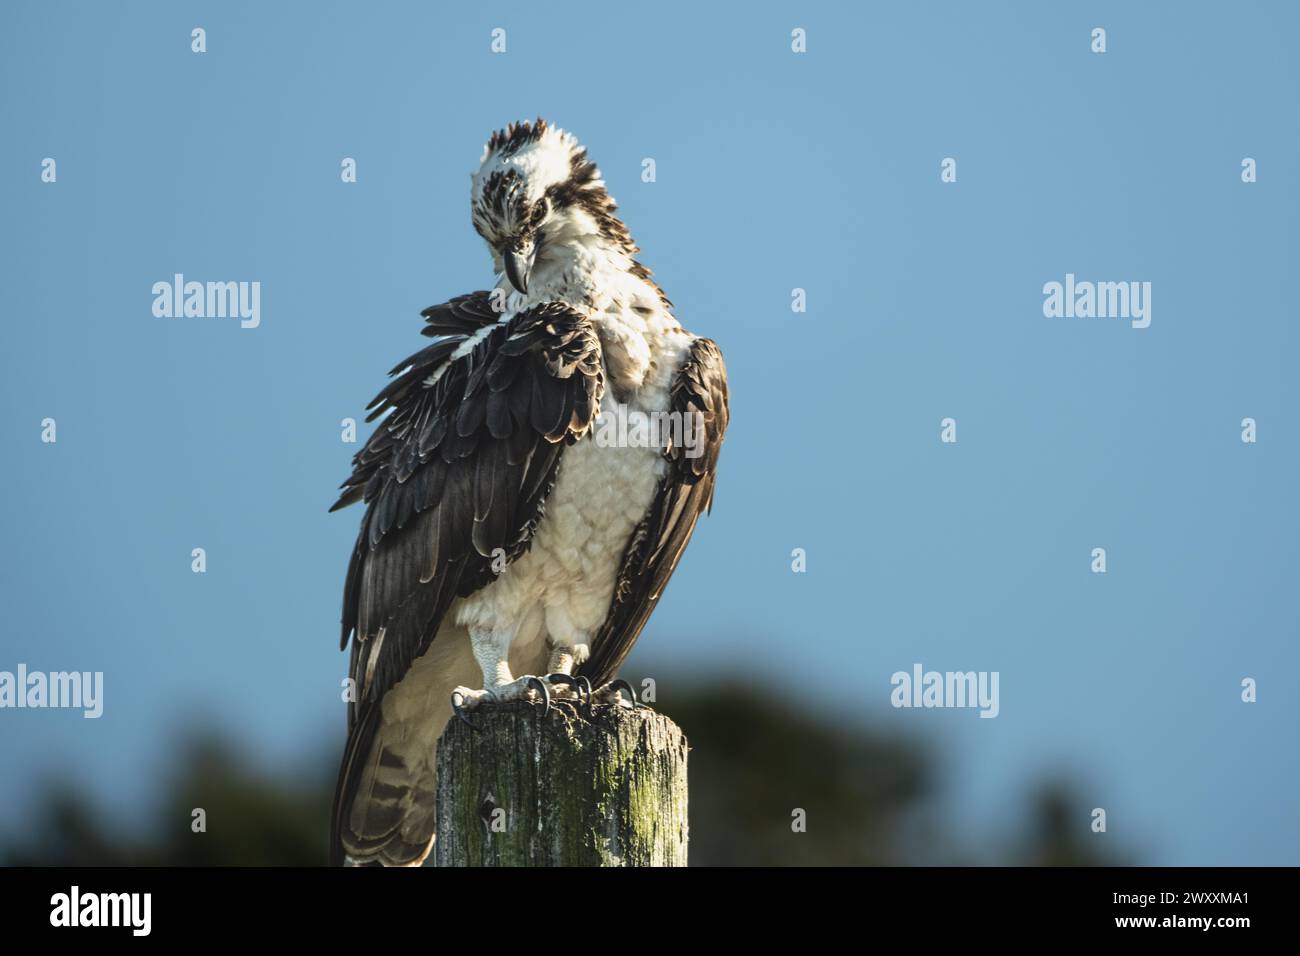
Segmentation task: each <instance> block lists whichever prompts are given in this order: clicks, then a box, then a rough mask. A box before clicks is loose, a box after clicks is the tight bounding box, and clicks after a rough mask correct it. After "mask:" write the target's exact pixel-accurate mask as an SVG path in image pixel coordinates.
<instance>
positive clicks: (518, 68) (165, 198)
mask: <svg viewBox="0 0 1300 956" xmlns="http://www.w3.org/2000/svg"><path fill="white" fill-rule="evenodd" d="M0 16H3V29H0V81H2V82H0V89H2V90H3V94H2V95H0V127H2V128H3V129H5V130H6V131H7V133H6V136H5V137H4V142H3V149H0V230H2V231H0V237H2V238H0V242H2V243H3V245H2V251H3V258H4V261H5V263H6V266H7V271H6V281H5V282H4V283H3V286H2V287H0V296H3V303H4V312H5V316H6V321H5V323H4V326H5V332H4V348H3V349H2V350H0V363H3V366H2V369H0V371H2V372H3V374H0V400H2V402H3V408H4V413H3V414H2V415H0V443H2V446H3V447H4V449H5V463H6V467H5V468H4V470H3V477H2V478H0V482H3V488H4V491H5V493H6V499H7V501H8V507H7V508H5V509H4V510H3V511H0V535H2V536H3V540H4V541H5V543H6V545H7V547H5V548H4V549H3V553H2V556H0V570H2V572H3V581H4V584H3V588H4V596H5V605H6V610H7V612H8V613H7V622H6V627H5V628H4V629H3V637H0V669H13V668H14V667H15V666H16V665H17V663H19V662H24V663H26V664H27V665H28V666H29V667H31V668H33V669H45V670H62V669H78V670H102V671H104V673H105V714H104V716H103V717H102V718H101V719H100V720H97V721H90V720H83V719H81V717H80V716H79V715H78V714H75V713H68V712H48V711H47V712H39V711H22V712H16V711H0V729H2V730H3V732H2V733H0V760H3V766H4V767H6V768H7V771H8V772H6V773H3V774H0V828H7V827H9V826H15V825H19V824H20V821H21V819H22V810H21V808H22V806H23V802H24V800H25V799H26V797H27V796H28V794H29V793H30V790H31V783H32V781H33V779H34V778H36V777H38V776H39V775H41V774H43V773H46V772H49V771H52V770H59V771H63V772H66V773H70V774H72V775H73V776H74V778H75V779H77V780H79V781H83V782H84V783H85V785H86V787H87V788H88V790H89V791H90V792H92V793H94V794H96V795H97V796H99V797H100V798H101V799H103V800H105V801H110V802H114V803H124V802H125V801H126V800H127V798H130V797H133V796H139V795H140V794H143V793H147V792H148V790H149V786H150V781H151V780H153V779H155V778H156V774H157V773H158V772H159V769H160V767H161V766H162V761H163V759H164V757H165V755H166V754H167V753H168V752H169V744H170V742H171V739H172V738H171V734H172V733H173V732H174V731H175V729H176V727H177V726H178V725H181V724H184V723H186V722H187V721H199V720H209V719H213V720H217V721H219V722H220V723H221V724H223V725H224V726H228V727H229V728H231V730H232V732H234V733H237V734H238V735H240V737H241V738H244V739H247V740H248V741H250V742H251V743H254V744H255V745H256V747H257V749H258V750H259V752H261V753H262V754H263V755H264V756H265V758H266V759H268V760H274V761H283V762H291V761H294V760H297V759H300V758H302V757H304V755H314V754H316V753H318V752H319V751H320V750H322V749H323V748H325V747H327V746H329V745H330V744H331V743H332V742H333V741H334V739H335V736H336V735H338V734H340V733H341V721H342V709H341V705H340V704H339V703H338V682H339V680H340V678H341V677H342V676H343V673H344V669H345V659H344V656H343V655H341V654H339V653H337V652H336V650H335V649H336V647H337V621H338V614H339V593H340V588H341V581H342V574H343V571H344V568H345V564H346V558H347V555H348V550H349V548H350V546H351V542H352V538H353V536H354V534H355V529H356V522H357V520H358V519H359V512H357V511H355V510H354V511H349V512H344V513H342V514H337V515H327V514H326V513H325V509H326V508H327V507H328V505H329V504H330V502H331V501H332V494H333V491H334V489H335V487H336V486H337V484H338V483H339V482H340V481H341V480H342V479H343V478H344V477H345V476H346V474H347V471H348V460H349V458H350V456H351V454H352V452H353V451H355V446H350V445H346V444H343V443H342V442H341V441H340V437H339V422H340V420H341V419H342V418H344V417H346V416H356V417H360V413H361V411H362V409H363V407H364V405H365V403H366V402H367V401H368V400H369V398H370V397H371V396H372V395H373V394H374V393H375V391H377V390H378V388H379V387H380V386H381V385H382V383H383V380H384V379H383V375H384V373H385V372H386V371H387V369H388V368H389V367H390V366H392V365H393V363H394V362H396V361H397V360H398V359H399V358H401V357H402V356H405V355H407V354H409V353H411V352H412V351H414V350H415V349H416V348H417V347H419V346H420V344H421V343H422V342H423V341H424V340H422V339H421V338H420V337H419V334H418V332H419V326H420V320H419V316H418V313H419V310H420V309H421V308H423V307H425V306H427V305H430V304H432V303H435V302H439V301H443V300H445V299H447V298H449V297H450V296H452V295H455V294H458V293H462V292H467V291H471V290H474V289H478V288H483V287H485V286H486V285H487V284H489V283H490V282H491V275H490V260H489V258H488V256H487V253H486V250H485V249H484V247H483V246H482V244H481V242H480V240H478V238H477V237H476V236H475V234H474V233H473V231H472V229H471V227H470V223H469V214H468V212H469V204H468V194H469V193H468V190H469V176H468V174H469V173H470V171H471V170H472V168H473V167H474V164H475V162H476V161H477V159H478V157H479V155H480V152H481V149H482V144H483V142H484V141H485V139H486V137H487V135H488V134H489V133H490V132H491V130H492V129H494V128H496V127H498V126H501V125H503V124H505V123H506V122H508V121H510V120H512V119H518V118H524V117H532V116H536V115H544V116H546V117H547V118H549V119H550V120H552V121H553V122H556V123H558V124H560V125H562V126H564V127H565V128H567V129H571V130H573V131H574V132H575V133H576V134H577V136H578V137H579V138H580V139H581V140H582V141H583V142H584V143H585V144H586V145H587V146H588V147H589V149H590V150H591V153H592V156H593V157H594V158H595V159H596V160H597V161H598V162H599V163H600V165H601V168H602V170H603V172H604V174H605V178H606V180H607V182H608V183H609V186H610V189H611V192H612V193H613V194H614V196H615V197H616V198H617V199H618V200H619V202H620V205H621V209H622V213H623V216H624V218H625V220H626V221H627V222H628V224H629V226H630V227H631V229H632V232H633V234H634V235H635V236H636V238H637V240H638V241H639V243H640V244H641V246H642V248H643V251H644V252H643V257H642V258H643V261H644V262H645V263H646V264H647V265H648V266H649V267H650V268H651V269H653V270H654V272H655V274H656V276H657V277H658V279H659V280H660V282H661V284H662V285H663V287H664V289H665V290H666V291H667V293H668V295H669V297H670V298H671V299H673V301H674V302H675V303H676V305H677V312H678V315H679V318H680V319H681V320H682V321H683V323H684V324H685V325H686V326H687V327H689V328H691V329H692V330H694V331H696V332H698V333H700V334H704V335H708V336H710V337H712V338H715V339H716V340H717V341H718V342H719V343H720V344H721V346H722V348H723V350H724V353H725V354H726V357H727V362H728V367H729V371H730V380H731V384H732V395H733V401H732V424H731V429H730V433H729V435H728V437H727V444H726V449H725V452H724V455H723V461H722V474H721V479H720V482H719V487H718V491H717V500H716V504H715V511H714V514H713V516H712V517H711V518H709V519H708V520H707V521H706V522H704V524H703V525H702V526H701V528H700V530H699V531H698V533H697V535H696V538H695V541H694V542H693V544H692V546H691V549H690V551H689V552H688V554H687V556H686V558H685V560H684V561H683V563H682V565H681V567H680V569H679V571H678V573H677V576H676V578H675V579H674V581H673V584H672V586H671V587H670V589H669V590H668V592H667V596H666V598H665V600H664V602H663V604H662V605H661V607H660V609H659V610H658V612H657V613H656V615H655V617H654V619H653V620H652V621H651V624H650V626H649V628H648V630H647V632H646V634H645V635H644V636H643V638H642V643H641V645H640V646H639V648H638V651H637V654H636V656H635V657H634V658H633V660H632V662H631V663H630V664H629V666H628V668H627V669H626V671H627V673H629V675H630V676H635V675H639V674H641V673H642V672H645V673H654V672H655V671H656V670H658V669H662V670H664V671H665V672H671V673H673V674H692V673H712V672H716V671H719V670H727V671H731V672H735V673H739V674H741V675H746V676H763V677H778V678H780V680H781V686H782V687H783V688H784V692H785V693H788V694H790V695H793V696H795V697H796V698H798V699H801V700H805V701H807V705H808V706H809V707H813V708H819V709H822V708H829V709H833V710H836V711H841V712H856V713H860V714H862V715H863V719H866V720H879V721H884V722H895V723H897V724H898V725H899V726H900V727H903V728H904V729H908V730H915V731H919V732H921V733H924V734H926V735H929V736H931V737H932V738H933V739H934V740H936V741H938V742H939V743H940V744H941V745H942V747H943V752H944V757H945V766H944V770H945V774H946V776H947V778H948V779H949V782H950V783H951V785H952V787H953V788H954V797H953V807H952V809H953V812H954V813H955V814H956V815H957V816H958V818H959V819H961V820H963V821H965V822H967V823H968V824H969V825H970V826H971V827H993V828H999V827H1008V828H1010V827H1013V826H1014V824H1015V823H1016V821H1017V819H1018V815H1019V814H1020V813H1021V812H1022V811H1023V807H1022V806H1020V805H1018V804H1017V803H1016V802H1015V801H1014V800H1012V799H1011V796H1012V794H1013V792H1014V790H1015V789H1016V786H1017V785H1018V784H1019V783H1021V782H1023V781H1025V780H1029V779H1032V778H1034V777H1035V776H1036V775H1038V774H1042V773H1046V772H1049V771H1052V770H1057V769H1062V770H1065V771H1068V772H1071V773H1074V774H1075V775H1076V779H1077V780H1078V781H1079V783H1078V788H1079V789H1078V790H1077V795H1078V799H1079V801H1080V802H1081V804H1083V805H1086V806H1088V807H1093V806H1102V807H1105V808H1106V809H1107V812H1108V818H1109V831H1110V832H1109V834H1108V835H1113V836H1114V837H1115V838H1116V840H1117V841H1122V845H1123V846H1125V847H1126V848H1133V849H1136V850H1138V851H1140V853H1141V856H1142V859H1143V860H1144V861H1145V862H1152V863H1170V864H1252V863H1273V864H1297V863H1300V824H1298V823H1297V819H1296V802H1295V798H1294V794H1295V793H1296V792H1297V790H1298V789H1300V779H1298V773H1297V757H1296V749H1295V742H1294V741H1295V733H1296V729H1297V726H1300V721H1298V720H1297V716H1298V715H1297V704H1296V697H1295V694H1294V688H1293V686H1292V684H1291V682H1292V680H1293V679H1294V675H1295V674H1296V673H1298V672H1300V653H1298V652H1297V636H1298V635H1297V614H1296V593H1297V588H1296V586H1295V577H1296V574H1295V569H1296V554H1295V550H1296V544H1295V543H1296V541H1297V540H1300V521H1298V519H1297V508H1296V504H1295V493H1296V492H1295V489H1296V488H1297V487H1298V486H1300V480H1298V479H1300V455H1298V454H1297V441H1298V440H1300V435H1298V434H1297V424H1296V414H1295V413H1296V409H1297V398H1298V396H1297V389H1296V385H1295V376H1294V374H1293V369H1294V367H1295V363H1296V358H1297V345H1298V344H1300V343H1298V342H1297V334H1296V331H1295V319H1296V314H1295V313H1296V306H1295V296H1294V291H1293V283H1294V281H1295V263H1296V261H1297V253H1298V252H1300V248H1298V243H1297V222H1298V221H1300V220H1298V219H1297V215H1296V212H1297V208H1298V202H1297V200H1298V199H1300V195H1298V192H1297V189H1298V187H1297V181H1298V176H1297V173H1298V172H1300V171H1298V170H1297V156H1300V141H1298V140H1300V135H1298V129H1297V125H1296V123H1295V122H1294V114H1295V104H1296V102H1297V101H1298V100H1300V96H1298V94H1300V76H1298V74H1297V67H1296V61H1295V58H1294V56H1293V54H1292V51H1291V49H1290V42H1291V38H1292V37H1294V36H1295V34H1296V31H1297V28H1300V12H1297V8H1296V7H1295V6H1293V5H1289V4H1282V3H1276V4H1263V3H1260V4H1250V3H1238V4H1215V5H1204V4H1173V3H1150V4H1140V5H1138V4H1106V3H1100V4H1086V5H1085V4H1064V3H1063V4H1038V3H1028V2H1026V3H1014V4H1012V3H993V4H981V5H976V4H957V3H950V4H922V3H914V4H906V3H880V4H870V5H867V4H853V5H850V4H834V5H832V4H818V5H812V6H811V7H810V6H809V5H807V4H794V3H791V4H745V5H743V6H741V5H722V4H717V5H713V4H710V5H704V4H671V3H660V4H654V5H651V6H648V7H647V6H644V5H634V6H625V7H613V6H610V5H608V4H599V5H598V4H563V5H561V4H556V5H550V6H547V5H541V4H524V3H517V4H496V5H493V4H467V3H465V4H437V5H434V4H420V5H409V6H407V5H397V4H391V5H389V4H379V5H369V4H312V5H306V4H274V5H269V4H252V3H236V4H221V5H219V6H218V5H211V6H209V5H199V4H175V3H140V4H130V5H126V4H122V5H117V4H114V5H108V4H102V5H101V4H89V3H84V4H77V3H65V4H55V5H47V4H39V3H14V4H7V5H6V6H5V9H4V12H3V14H2V15H0ZM196 26H201V27H203V28H204V29H205V30H206V31H207V48H208V51H207V52H206V53H204V54H202V55H199V54H195V53H192V52H191V49H190V31H191V29H192V28H194V27H196ZM1098 26H1101V27H1104V28H1105V29H1106V31H1107V52H1106V53H1105V54H1095V53H1092V52H1091V51H1090V48H1089V44H1090V39H1089V37H1090V31H1091V30H1092V29H1093V28H1094V27H1098ZM495 27H502V28H504V29H505V30H506V31H507V33H506V36H507V52H506V53H505V54H496V55H494V54H493V53H491V51H490V49H489V44H490V32H491V31H492V29H493V28H495ZM795 27H802V28H804V29H806V31H807V36H808V43H807V45H808V51H807V53H805V54H802V55H797V54H794V53H792V52H791V49H790V31H791V30H792V29H793V28H795ZM45 157H52V158H54V159H55V160H56V162H57V174H58V180H57V182H56V183H52V184H51V183H42V182H41V178H40V172H41V161H42V159H43V158H45ZM343 157H353V158H355V159H356V160H357V164H358V182H357V183H355V184H344V183H342V182H341V181H340V176H339V171H340V161H341V159H342V158H343ZM646 157H650V158H653V159H654V160H655V163H656V172H657V179H656V181H655V182H653V183H644V182H642V181H641V169H642V160H643V159H644V158H646ZM945 157H953V158H955V159H956V160H957V170H958V178H957V182H955V183H950V184H945V183H942V182H941V181H940V176H939V173H940V162H941V160H942V159H944V158H945ZM1243 157H1252V158H1254V159H1255V160H1256V161H1257V163H1258V182H1256V183H1253V184H1245V183H1243V182H1242V181H1241V176H1240V172H1241V161H1242V159H1243ZM176 272H182V273H184V274H185V275H186V276H187V277H189V278H193V279H199V280H246V281H252V280H257V281H260V282H261V284H262V300H261V309H262V322H261V326H260V327H259V328H257V329H253V330H244V329H240V328H239V327H238V324H237V323H235V322H231V321H221V320H211V321H209V320H200V319H188V320H187V319H164V318H156V317H154V316H153V314H152V312H151V305H152V301H153V296H152V293H151V291H150V290H151V287H152V285H153V283H155V282H157V281H165V280H169V279H170V277H171V276H172V275H173V274H174V273H176ZM1067 273H1074V274H1076V275H1077V276H1078V277H1079V278H1080V279H1092V280H1105V281H1129V280H1134V281H1149V282H1151V283H1152V289H1153V292H1152V322H1151V326H1150V327H1149V328H1146V329H1133V328H1131V327H1130V326H1129V325H1128V323H1126V322H1121V321H1118V320H1083V319H1048V318H1045V317H1044V315H1043V311H1042V304H1043V293H1042V287H1043V284H1044V283H1046V282H1050V281H1063V279H1064V277H1065V275H1066V274H1067ZM795 287H799V288H803V289H806V290H807V303H808V308H807V312H806V313H803V314H796V313H793V312H792V311H791V308H790V302H791V290H792V289H793V288H795ZM1247 416H1249V417H1253V418H1254V419H1256V421H1257V422H1258V435H1259V440H1258V442H1257V443H1255V444H1244V443H1242V441H1241V440H1240V433H1241V425H1240V423H1241V420H1242V419H1243V418H1244V417H1247ZM46 417H53V418H55V419H56V420H57V422H58V442H57V443H56V444H53V445H50V444H44V443H42V442H41V440H40V430H41V429H40V423H41V421H42V419H44V418H46ZM945 417H952V418H954V419H956V421H957V428H958V441H957V443H956V444H944V443H941V442H940V440H939V423H940V420H941V419H943V418H945ZM195 547H203V548H205V549H206V551H207V555H208V570H207V573H206V574H202V575H196V574H193V573H191V570H190V552H191V549H193V548H195ZM1095 547H1104V548H1106V550H1107V564H1108V570H1107V573H1106V574H1104V575H1098V574H1093V573H1091V572H1090V569H1089V564H1090V561H1091V557H1090V555H1091V551H1092V549H1093V548H1095ZM794 548H804V549H805V550H806V552H807V555H808V570H807V572H806V573H804V574H794V573H792V572H791V569H790V555H791V551H792V549H794ZM914 662H921V663H923V664H924V665H925V666H926V667H928V668H934V669H938V670H971V669H973V670H989V671H998V672H1000V675H1001V682H1000V687H1001V713H1000V715H999V716H998V718H997V719H995V720H980V719H978V718H976V716H975V714H974V713H973V712H971V711H941V710H937V711H893V710H891V709H890V707H889V691H890V686H889V676H890V674H892V673H893V672H894V671H896V670H907V669H910V668H911V666H912V664H913V663H914ZM1244 677H1253V678H1255V679H1256V680H1257V681H1258V684H1259V700H1258V702H1257V703H1255V704H1250V705H1247V704H1243V703H1242V702H1241V701H1240V697H1239V694H1240V681H1241V679H1242V678H1244ZM669 695H670V689H666V690H664V691H661V699H663V700H664V701H668V700H669V699H670V696H669ZM665 707H667V708H669V709H670V706H669V704H668V703H665ZM688 730H689V728H688Z"/></svg>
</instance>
